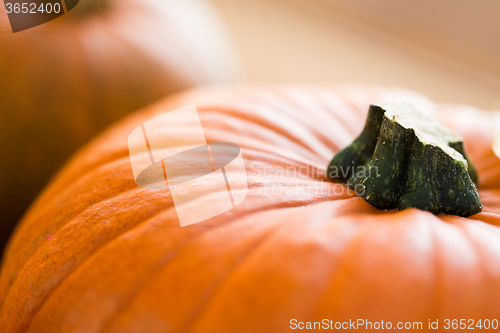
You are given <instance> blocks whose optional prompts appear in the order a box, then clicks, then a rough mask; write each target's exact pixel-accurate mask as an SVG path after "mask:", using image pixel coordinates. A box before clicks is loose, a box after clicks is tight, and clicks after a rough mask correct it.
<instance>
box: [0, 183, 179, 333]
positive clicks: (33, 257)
mask: <svg viewBox="0 0 500 333" xmlns="http://www.w3.org/2000/svg"><path fill="white" fill-rule="evenodd" d="M134 190H135V191H136V192H139V191H140V192H146V190H144V189H141V188H138V189H137V188H136V189H134ZM121 196H123V195H121ZM115 199H116V197H115ZM107 201H109V200H107ZM163 205H165V203H164V204H163ZM167 207H171V206H167ZM165 209H166V207H163V208H162V209H161V210H160V212H161V211H163V210H165ZM156 213H158V212H156ZM156 213H155V214H156ZM80 216H81V215H79V217H80ZM72 221H73V222H74V219H72ZM86 222H87V221H86V220H83V221H82V222H81V224H84V223H86ZM138 223H142V222H138ZM72 226H73V225H72ZM72 226H69V225H68V224H66V225H65V226H64V227H63V228H61V229H60V230H59V231H58V233H61V232H62V231H64V230H66V229H68V232H71V231H72V230H69V229H70V228H71V227H72ZM60 236H61V235H58V234H57V233H56V234H55V235H54V238H56V239H57V238H59V237H60ZM115 238H116V237H115ZM112 239H114V238H112ZM112 239H111V240H112ZM111 240H110V241H111ZM108 242H109V241H108ZM104 244H106V243H104ZM104 244H101V246H100V247H102V245H104ZM48 245H50V244H49V243H45V245H43V246H41V247H40V248H38V249H37V250H36V251H35V252H34V253H33V254H32V255H31V256H30V257H29V259H28V261H27V262H26V263H24V265H23V268H22V269H21V270H19V274H18V275H17V277H16V279H15V281H14V283H13V284H12V286H11V287H10V288H9V291H8V293H7V295H6V297H5V299H4V302H3V304H2V308H1V309H0V322H1V321H2V318H4V314H5V311H4V310H5V304H7V302H8V301H9V300H10V298H9V296H10V294H11V293H13V292H14V291H15V286H16V282H17V281H18V278H19V276H21V275H22V274H21V273H22V272H23V271H26V269H27V265H29V264H30V263H33V267H36V266H37V265H39V263H40V262H43V260H37V259H38V258H36V256H37V255H38V257H45V254H41V252H44V251H45V252H46V251H48V249H47V246H48ZM100 247H98V248H97V250H98V249H99V248H100ZM59 250H60V249H59ZM95 251H96V249H94V252H95ZM68 259H70V258H68ZM35 272H36V270H35ZM61 275H62V274H60V275H59V276H61ZM62 280H64V279H62ZM62 280H59V282H60V281H62ZM47 282H48V281H46V282H45V283H46V284H47ZM57 285H59V283H57ZM49 289H50V290H52V289H51V288H49ZM48 293H49V291H48V290H46V291H45V294H48ZM13 297H14V296H13ZM45 298H46V296H45V297H43V299H42V301H41V302H40V304H42V303H43V302H44V299H45ZM14 303H16V301H14ZM31 303H33V300H32V301H31ZM36 308H39V306H38V307H36ZM32 311H33V310H32ZM32 313H33V312H32ZM24 317H26V314H25V315H24ZM24 320H26V318H24ZM5 327H7V326H6V325H5Z"/></svg>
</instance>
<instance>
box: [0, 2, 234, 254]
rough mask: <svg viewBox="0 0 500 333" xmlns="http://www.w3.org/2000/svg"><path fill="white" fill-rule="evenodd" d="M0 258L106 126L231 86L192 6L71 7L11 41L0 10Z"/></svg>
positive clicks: (229, 67)
mask: <svg viewBox="0 0 500 333" xmlns="http://www.w3.org/2000/svg"><path fill="white" fill-rule="evenodd" d="M0 30H2V32H3V33H2V35H1V37H0V50H1V52H0V73H1V77H2V80H1V82H0V96H1V98H0V142H2V146H1V148H0V155H1V156H2V163H1V166H0V210H1V211H2V223H1V224H0V250H1V248H2V246H3V243H4V242H5V240H6V239H1V238H2V237H5V236H4V235H6V234H7V233H8V229H10V228H11V227H12V225H13V223H14V222H17V220H18V219H19V217H20V215H21V214H22V213H23V211H24V210H25V209H26V207H27V206H28V205H29V203H30V202H31V201H32V200H33V199H34V197H35V196H36V194H37V193H38V192H39V191H40V190H41V188H42V187H43V185H44V184H45V183H46V182H47V181H48V179H49V177H51V175H52V174H53V173H54V172H55V171H56V170H57V169H58V168H59V167H60V166H61V164H62V163H63V162H64V161H65V160H66V159H67V158H68V157H69V156H70V154H72V153H73V152H74V151H75V150H76V149H77V148H78V147H79V146H81V145H82V144H83V143H84V142H86V141H87V140H88V139H90V138H91V137H92V136H93V135H95V133H96V132H97V131H99V130H101V129H102V128H104V127H105V126H106V125H108V124H111V123H112V122H114V121H116V120H117V119H118V118H120V117H122V116H124V115H125V114H127V113H129V112H131V111H134V110H137V109H138V108H140V107H143V106H144V105H146V104H149V103H151V102H153V101H155V100H157V99H159V98H162V97H164V96H165V95H166V94H168V93H171V92H174V91H177V90H181V89H184V88H187V87H190V86H194V85H199V84H203V83H219V82H229V81H233V80H237V79H238V77H239V74H238V73H239V69H238V65H237V62H236V60H235V58H234V56H233V52H232V50H231V47H230V45H229V43H228V40H227V37H226V35H225V31H224V29H223V28H222V26H221V24H220V22H219V19H218V17H217V16H216V15H215V14H214V12H213V10H212V8H211V7H210V6H209V5H208V4H207V3H205V2H204V1H202V0H186V1H157V0H80V2H79V4H78V5H77V6H76V7H75V8H74V9H73V10H71V11H70V12H68V14H66V15H64V16H62V17H61V18H58V19H56V20H54V21H51V22H49V23H47V24H44V25H41V26H38V27H35V28H33V29H29V30H26V31H23V32H19V33H15V34H13V33H12V32H11V30H10V26H9V22H8V18H7V14H6V12H5V11H4V10H1V11H0Z"/></svg>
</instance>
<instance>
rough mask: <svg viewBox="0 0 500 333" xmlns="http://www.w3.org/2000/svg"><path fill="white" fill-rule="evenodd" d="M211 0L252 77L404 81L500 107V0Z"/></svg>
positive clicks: (449, 98)
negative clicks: (499, 17)
mask: <svg viewBox="0 0 500 333" xmlns="http://www.w3.org/2000/svg"><path fill="white" fill-rule="evenodd" d="M210 2H211V3H212V4H213V5H214V6H215V7H216V8H217V9H218V10H219V12H220V13H221V15H222V17H223V19H224V20H225V22H226V24H227V26H228V27H229V29H230V31H231V34H232V36H233V39H234V42H235V43H236V46H237V49H238V50H239V55H240V58H241V59H242V61H243V64H244V67H245V70H246V74H247V77H248V79H250V80H254V81H272V82H283V81H286V82H289V81H292V82H311V83H318V84H325V83H326V84H330V83H371V84H380V85H388V86H398V87H404V88H409V89H414V90H417V91H419V92H421V93H423V94H426V95H428V96H429V97H431V98H432V99H434V100H435V101H438V102H453V103H466V104H471V105H474V106H477V107H481V108H486V109H492V108H497V109H498V108H500V94H499V92H500V61H499V60H498V59H500V38H499V36H500V20H499V19H498V16H499V14H500V1H496V0H479V1H474V0H455V1H450V0H403V1H401V0H239V1H231V0H210Z"/></svg>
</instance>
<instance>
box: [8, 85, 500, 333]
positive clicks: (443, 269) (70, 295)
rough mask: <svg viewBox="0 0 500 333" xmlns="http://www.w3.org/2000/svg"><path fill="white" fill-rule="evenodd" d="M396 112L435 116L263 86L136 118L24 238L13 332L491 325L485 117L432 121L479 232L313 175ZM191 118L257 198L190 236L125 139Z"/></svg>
mask: <svg viewBox="0 0 500 333" xmlns="http://www.w3.org/2000/svg"><path fill="white" fill-rule="evenodd" d="M400 99H405V100H409V101H413V102H414V103H416V104H417V105H418V106H419V107H420V108H432V107H433V104H432V103H431V102H429V101H427V100H426V99H425V98H424V97H421V96H419V95H416V94H412V93H408V92H404V91H401V90H395V89H382V88H363V87H341V88H334V89H326V88H317V87H260V86H252V87H235V88H230V87H227V88H198V89H196V90H190V91H187V92H184V93H181V94H178V95H175V96H172V97H170V98H167V99H166V100H164V101H162V102H161V103H158V104H156V105H154V106H152V107H149V108H147V109H145V110H143V111H142V112H139V113H136V114H133V115H131V116H129V117H128V118H126V119H125V120H123V121H122V122H120V123H118V124H117V125H115V126H113V127H112V128H110V129H109V130H108V131H107V132H105V133H104V134H103V135H101V136H100V137H98V138H97V139H95V140H94V141H93V142H92V143H90V144H89V145H87V146H86V147H85V148H84V149H82V150H81V151H80V152H79V153H78V154H77V155H76V156H74V157H73V159H72V160H71V161H70V162H69V163H68V164H67V165H66V167H65V168H64V169H63V170H62V171H61V172H60V173H59V174H58V176H57V177H56V178H55V179H54V181H53V182H52V183H51V184H50V186H49V187H47V188H46V190H45V191H44V192H43V194H42V195H41V196H40V197H39V198H38V199H37V201H36V202H35V204H34V205H33V206H32V207H31V208H30V210H29V212H28V214H27V215H26V216H25V218H24V219H23V221H22V223H21V224H20V226H19V227H18V229H17V231H16V233H15V234H14V236H13V237H12V239H11V241H10V244H9V247H8V249H7V251H6V253H5V256H4V258H3V264H2V270H1V275H0V301H1V302H2V304H3V306H2V308H1V312H0V326H1V327H3V328H4V330H3V332H7V333H10V332H36V333H42V332H51V333H53V332H166V331H168V332H287V331H289V329H290V320H291V319H297V320H298V321H302V322H305V321H321V320H323V319H324V318H327V319H331V320H333V321H334V322H335V321H349V319H352V320H356V319H358V318H361V319H365V320H370V321H381V320H384V322H387V321H391V322H392V323H393V324H394V325H396V323H397V322H399V321H401V322H406V321H411V322H413V321H421V322H423V325H424V329H425V328H426V327H427V326H425V325H428V320H429V319H431V320H437V319H439V320H440V323H441V324H443V320H444V319H455V318H457V319H461V318H467V319H475V320H477V319H486V318H489V319H494V318H497V316H498V314H499V313H500V304H499V302H498V299H499V297H500V228H499V227H500V200H499V199H500V181H499V179H500V161H499V160H498V159H497V158H496V157H495V156H494V155H493V152H492V151H491V136H490V134H489V131H488V126H489V125H488V114H487V113H485V112H482V111H479V110H475V109H473V108H468V107H463V106H440V105H438V106H437V107H436V108H437V111H436V112H437V115H438V116H439V117H440V119H441V121H443V122H444V123H446V124H447V125H448V126H450V127H453V128H456V129H457V130H458V131H459V132H461V134H462V135H463V136H464V142H465V144H466V145H467V147H468V149H469V151H470V154H471V157H472V159H473V161H474V162H475V165H476V167H477V168H478V171H479V175H480V186H479V192H480V195H481V198H482V202H483V205H484V210H483V212H482V213H480V214H476V215H474V216H472V217H471V218H468V219H465V218H461V217H456V216H435V215H433V214H431V213H428V212H425V211H419V210H417V209H409V210H405V211H399V212H398V211H380V210H377V209H375V208H373V207H371V206H370V205H368V204H367V203H366V202H365V201H364V200H362V199H361V198H358V197H355V196H353V195H352V194H349V193H346V192H344V193H340V191H339V190H338V189H339V188H338V187H336V186H343V185H338V184H334V183H331V182H328V181H326V179H325V178H324V177H323V175H322V174H321V173H320V172H319V170H320V168H316V166H315V165H320V166H325V167H326V165H327V164H328V162H329V160H330V159H331V157H332V155H333V154H334V152H336V151H338V150H339V149H341V148H342V147H344V146H345V145H347V144H348V143H350V142H351V141H352V139H353V138H354V137H355V136H356V135H357V134H358V133H359V131H360V130H361V128H362V126H363V124H364V117H365V116H366V111H367V109H368V105H369V103H370V102H372V101H389V100H391V101H395V100H400ZM193 103H194V104H196V105H197V108H198V112H199V115H200V119H201V123H202V126H203V128H204V132H205V136H206V139H207V141H209V142H210V141H229V142H234V143H236V144H238V145H240V147H241V148H242V152H243V155H244V158H245V161H246V169H247V177H248V185H249V194H248V196H247V198H246V200H245V201H244V202H243V203H241V204H240V205H238V206H237V207H236V208H234V209H232V210H230V211H228V212H226V213H224V214H221V215H219V216H216V217H214V218H212V219H210V220H207V221H204V222H200V223H198V224H195V225H191V226H187V227H182V228H181V227H180V226H179V222H178V219H177V216H176V212H175V209H174V207H173V205H172V199H171V195H170V193H169V191H168V190H164V191H161V190H160V191H152V190H145V189H142V188H139V187H137V186H136V185H135V182H134V179H133V176H132V172H131V165H130V160H129V156H128V147H127V137H128V135H129V133H130V132H131V131H132V130H133V129H134V128H135V127H137V126H138V125H139V124H141V123H142V122H144V121H146V120H148V119H151V118H152V117H154V116H155V115H158V114H161V113H164V112H167V111H170V110H174V109H176V108H179V107H182V106H185V105H190V104H193ZM190 131H192V127H189V126H188V124H185V125H184V126H181V125H180V130H179V133H184V134H186V133H187V134H189V133H190ZM163 135H166V134H165V133H163ZM312 162H314V163H312ZM315 163H316V164H315ZM281 167H283V168H287V167H288V168H289V170H291V169H290V168H291V167H294V168H296V169H298V168H300V167H303V168H308V176H305V175H303V176H299V175H297V174H296V175H294V174H293V173H288V174H287V173H286V172H285V173H280V172H279V170H280V168H281ZM302 170H304V169H302ZM277 171H278V172H277ZM323 171H324V169H323ZM210 185H211V184H209V183H208V184H206V186H207V187H210ZM342 188H343V189H344V190H345V189H346V188H344V187H342ZM192 190H199V191H202V190H203V189H196V188H195V189H192ZM441 327H442V326H441Z"/></svg>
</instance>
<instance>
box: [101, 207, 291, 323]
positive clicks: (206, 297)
mask: <svg viewBox="0 0 500 333" xmlns="http://www.w3.org/2000/svg"><path fill="white" fill-rule="evenodd" d="M280 209H289V208H280ZM263 211H267V209H266V210H263ZM260 212H261V211H254V212H252V213H250V214H249V215H246V216H239V217H235V218H234V219H233V220H232V221H231V223H230V224H226V225H223V226H221V228H223V227H228V226H230V225H232V224H237V223H238V222H239V221H240V220H241V219H243V218H247V216H252V215H254V214H258V213H260ZM280 227H283V225H279V226H275V227H274V228H273V229H272V230H270V231H268V232H267V233H266V235H265V236H263V237H262V239H260V240H259V241H257V242H256V244H255V246H253V247H252V248H251V249H250V250H249V251H248V252H247V253H246V254H244V255H243V256H242V258H239V260H237V262H236V263H234V264H233V265H232V267H237V266H238V265H240V264H242V263H243V262H244V261H245V258H246V257H248V256H249V255H251V254H252V253H253V252H254V251H256V250H257V249H258V248H259V247H260V246H261V245H262V244H263V243H264V242H265V241H266V239H268V238H269V237H271V235H272V234H273V233H275V232H276V230H277V229H279V228H280ZM217 231H218V228H217V229H215V230H213V231H212V230H210V231H209V232H208V234H210V232H212V233H216V232H217ZM200 237H206V235H205V234H201V235H197V237H196V238H200ZM195 241H196V239H191V240H188V241H187V242H186V243H185V244H183V246H181V247H180V248H178V253H182V251H183V250H185V249H186V248H187V247H188V246H189V245H191V244H192V243H193V242H195ZM173 259H175V258H173ZM167 265H168V263H166V264H165V265H161V266H159V267H158V268H157V269H156V270H155V272H153V273H152V274H151V275H150V276H149V277H148V281H144V283H142V284H141V286H140V287H139V288H137V289H136V290H135V291H134V292H133V295H131V297H130V298H129V299H128V300H127V301H125V302H124V303H123V305H122V307H121V309H120V311H116V312H115V313H114V315H113V316H111V317H109V318H108V319H107V320H106V322H105V324H104V325H103V327H104V328H103V329H102V332H106V331H107V327H108V326H109V325H110V323H112V322H113V320H114V319H115V318H114V317H115V316H116V315H118V314H120V313H122V312H124V311H125V309H126V308H127V307H128V305H130V303H132V302H133V301H134V299H135V296H136V295H137V294H138V293H139V292H140V290H142V289H143V288H144V287H145V286H146V285H147V283H148V282H150V281H151V280H154V279H155V278H156V277H157V274H158V273H159V272H161V271H162V270H163V269H164V268H165V267H166V266H167ZM230 273H231V271H229V272H228V273H227V274H226V275H225V276H224V277H222V278H221V279H220V281H219V283H217V285H220V284H222V283H223V281H224V280H226V279H227V278H228V275H230ZM216 288H217V286H214V287H213V288H212V289H213V291H214V290H215V289H216ZM210 298H211V295H206V296H205V297H204V300H202V303H201V304H199V305H198V306H195V308H196V309H194V310H193V312H199V311H200V310H201V308H202V307H203V304H204V303H205V302H207V301H208V300H209V299H210ZM190 317H191V318H196V317H197V314H193V315H192V316H190ZM188 322H191V321H190V320H189V321H188ZM182 331H183V332H188V331H187V330H185V329H184V330H182Z"/></svg>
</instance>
